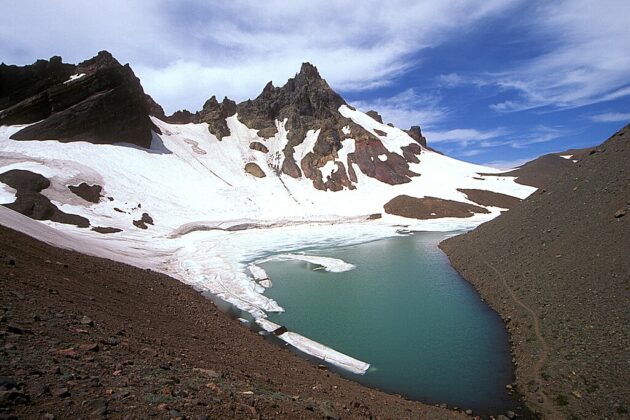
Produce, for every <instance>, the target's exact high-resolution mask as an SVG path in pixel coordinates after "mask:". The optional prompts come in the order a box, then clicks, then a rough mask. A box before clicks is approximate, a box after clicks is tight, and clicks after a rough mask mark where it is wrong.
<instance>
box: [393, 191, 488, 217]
mask: <svg viewBox="0 0 630 420" xmlns="http://www.w3.org/2000/svg"><path fill="white" fill-rule="evenodd" d="M384 209H385V213H387V214H393V215H395V216H402V217H407V218H410V219H423V220H424V219H438V218H441V217H472V216H474V215H475V213H490V212H489V211H488V210H487V209H485V208H483V207H479V206H475V205H473V204H468V203H463V202H461V201H453V200H444V199H442V198H435V197H422V198H417V197H410V196H408V195H399V196H397V197H394V198H393V199H391V200H390V201H389V202H387V203H386V204H385V206H384Z"/></svg>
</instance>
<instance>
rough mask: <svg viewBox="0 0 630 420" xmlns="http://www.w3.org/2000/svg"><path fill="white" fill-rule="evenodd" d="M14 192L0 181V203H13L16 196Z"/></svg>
mask: <svg viewBox="0 0 630 420" xmlns="http://www.w3.org/2000/svg"><path fill="white" fill-rule="evenodd" d="M16 192H17V191H16V190H15V189H14V188H11V187H9V186H8V185H6V184H3V183H2V182H0V205H1V204H10V203H13V202H14V201H15V199H16V198H17V197H16V195H15V193H16Z"/></svg>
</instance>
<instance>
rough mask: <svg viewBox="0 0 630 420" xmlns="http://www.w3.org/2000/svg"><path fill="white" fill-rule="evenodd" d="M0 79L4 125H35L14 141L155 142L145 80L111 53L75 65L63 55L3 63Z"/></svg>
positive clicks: (0, 122) (144, 144) (0, 113)
mask: <svg viewBox="0 0 630 420" xmlns="http://www.w3.org/2000/svg"><path fill="white" fill-rule="evenodd" d="M0 82H1V87H0V104H2V105H4V107H3V106H0V108H4V109H2V111H0V125H15V124H32V123H35V124H32V125H30V126H28V127H26V128H24V129H22V130H20V131H18V132H17V133H15V134H14V135H13V136H12V137H11V138H12V139H14V140H59V141H61V142H72V141H88V142H91V143H96V144H109V143H119V142H126V143H132V144H135V145H138V146H141V147H145V148H148V147H149V146H150V145H151V138H152V134H151V131H152V128H153V124H152V123H151V119H150V118H149V103H148V101H147V98H146V95H145V94H144V91H143V89H142V86H141V85H140V81H139V80H138V78H137V77H136V76H135V75H134V73H133V71H132V70H131V68H130V67H129V65H125V66H122V65H121V64H120V63H119V62H118V61H116V59H115V58H113V57H112V55H111V54H110V53H108V52H106V51H101V52H100V53H98V55H97V56H95V57H93V58H91V59H89V60H86V61H84V62H82V63H80V64H78V65H76V66H75V65H72V64H64V63H62V62H61V58H60V57H53V58H51V59H50V61H45V60H40V61H37V62H36V63H35V64H32V65H30V66H24V67H17V66H6V65H3V66H0Z"/></svg>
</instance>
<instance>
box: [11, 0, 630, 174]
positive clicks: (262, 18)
mask: <svg viewBox="0 0 630 420" xmlns="http://www.w3.org/2000/svg"><path fill="white" fill-rule="evenodd" d="M0 8H1V9H2V13H0V61H2V62H4V63H6V64H17V65H25V64H30V63H32V62H34V61H35V60H36V59H39V58H49V57H51V56H53V55H61V56H62V57H63V59H64V61H65V62H70V63H78V62H80V61H83V60H85V59H87V58H90V57H92V56H94V55H96V53H97V52H98V51H100V50H108V51H110V52H111V53H112V54H113V55H114V56H115V57H116V58H117V59H118V60H119V61H120V62H122V63H129V64H130V65H131V67H132V68H133V70H134V72H135V73H136V75H137V76H138V77H139V78H140V80H141V81H142V85H143V87H144V89H145V91H146V92H147V93H149V94H150V95H151V96H153V98H154V99H156V100H157V101H158V102H159V103H160V104H161V105H162V106H163V107H164V108H165V110H166V111H167V113H171V112H174V111H175V110H177V109H182V108H186V109H189V110H191V111H196V110H198V109H200V108H201V106H202V105H203V103H204V102H205V100H206V99H208V98H209V97H210V96H212V95H216V96H217V97H219V98H222V97H223V96H228V97H230V98H232V99H234V100H236V101H241V100H245V99H248V98H254V97H256V96H257V95H258V94H259V93H260V92H261V91H262V88H263V87H264V86H265V84H266V83H267V82H268V81H269V80H272V81H273V82H274V84H275V85H276V86H281V85H283V84H284V83H285V82H286V80H287V79H288V78H290V77H292V76H294V75H295V73H296V72H297V71H298V70H299V68H300V65H301V63H302V62H305V61H308V62H311V63H313V64H314V65H315V66H317V67H318V69H319V71H320V74H321V75H322V76H323V77H324V78H325V79H326V80H327V81H328V83H329V84H330V85H331V86H332V88H333V89H335V90H336V91H337V92H338V93H340V94H341V95H342V96H343V97H344V98H345V99H346V101H347V102H349V103H350V104H352V105H354V106H356V107H357V108H359V109H360V110H362V111H368V110H370V109H374V110H376V111H378V112H379V113H380V114H381V115H382V116H383V119H384V121H385V122H392V123H394V124H395V125H396V126H397V127H400V128H403V129H404V128H408V127H410V126H411V125H419V126H421V127H422V131H423V133H424V134H425V136H426V137H427V140H428V143H429V145H431V146H433V147H435V148H436V149H438V150H441V151H443V152H445V153H446V154H448V155H450V156H453V157H456V158H459V159H463V160H466V161H470V162H475V163H482V164H490V165H493V166H497V167H505V168H507V167H513V166H516V165H518V164H521V163H523V162H525V161H528V160H531V159H533V158H535V157H537V156H539V155H541V154H545V153H550V152H558V151H563V150H566V149H569V148H579V147H586V146H592V145H595V144H599V143H601V142H602V141H604V140H605V139H607V138H608V137H609V136H610V135H612V134H613V133H614V132H615V131H616V130H617V129H619V128H621V127H623V126H624V125H626V124H628V123H629V122H630V36H629V35H628V26H627V17H628V16H630V1H628V0H599V1H595V0H569V1H563V0H554V1H535V0H530V1H526V0H469V1H465V0H451V1H448V0H420V1H399V0H390V1H372V0H362V1H356V0H353V1H350V0H337V1H323V0H310V1H309V2H295V1H289V0H267V1H264V2H263V1H253V0H250V1H245V0H233V1H229V2H225V1H203V0H179V1H175V0H136V1H129V0H108V1H99V0H94V1H84V0H59V1H55V2H51V1H43V0H0Z"/></svg>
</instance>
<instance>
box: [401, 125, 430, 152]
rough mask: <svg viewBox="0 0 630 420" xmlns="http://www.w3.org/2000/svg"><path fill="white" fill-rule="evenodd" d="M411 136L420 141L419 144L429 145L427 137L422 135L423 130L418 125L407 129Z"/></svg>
mask: <svg viewBox="0 0 630 420" xmlns="http://www.w3.org/2000/svg"><path fill="white" fill-rule="evenodd" d="M405 132H406V133H407V134H409V137H411V138H412V139H414V140H415V141H417V142H418V144H419V145H421V146H423V147H427V139H426V137H424V136H423V135H422V130H420V127H419V126H417V125H414V126H411V128H410V129H409V130H405Z"/></svg>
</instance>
